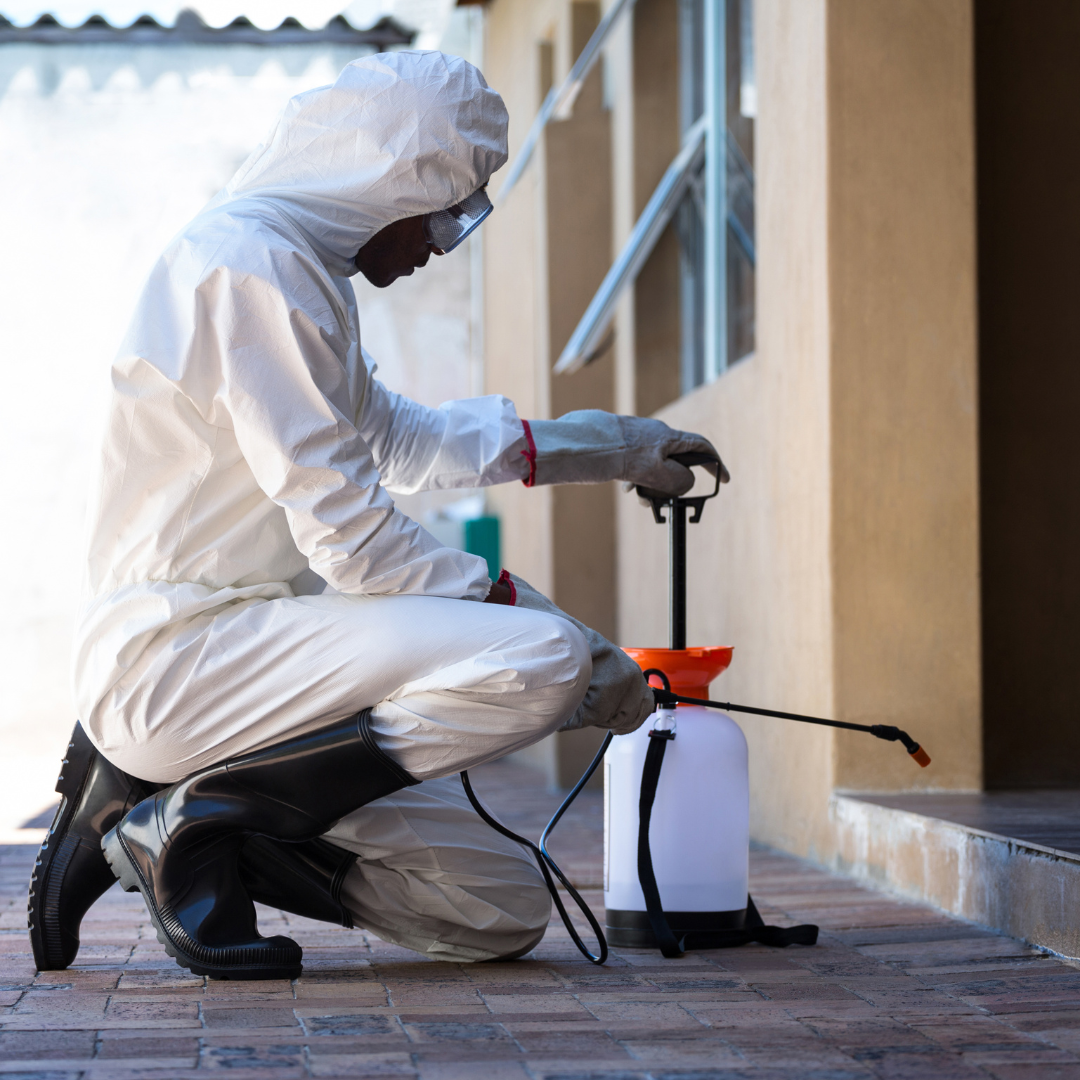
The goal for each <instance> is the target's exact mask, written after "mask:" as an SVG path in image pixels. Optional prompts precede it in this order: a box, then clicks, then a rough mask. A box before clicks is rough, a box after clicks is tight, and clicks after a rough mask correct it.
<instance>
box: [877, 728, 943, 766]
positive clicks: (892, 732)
mask: <svg viewBox="0 0 1080 1080" xmlns="http://www.w3.org/2000/svg"><path fill="white" fill-rule="evenodd" d="M869 731H870V734H871V735H873V736H874V737H875V738H877V739H885V740H886V741H887V742H901V743H903V744H904V749H905V750H907V752H908V753H909V754H910V755H911V756H912V757H913V758H914V759H915V760H916V761H917V762H918V763H919V764H920V765H921V766H922V767H923V768H924V769H925V768H926V766H927V765H929V764H930V755H929V754H928V753H927V752H926V751H925V750H924V749H923V748H922V747H921V746H920V745H919V744H918V743H917V742H916V741H915V740H914V739H913V738H912V737H911V736H910V735H909V734H908V733H907V732H906V731H903V730H901V729H900V728H898V727H893V726H892V725H891V724H871V725H870V728H869Z"/></svg>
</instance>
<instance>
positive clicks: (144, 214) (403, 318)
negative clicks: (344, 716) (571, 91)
mask: <svg viewBox="0 0 1080 1080" xmlns="http://www.w3.org/2000/svg"><path fill="white" fill-rule="evenodd" d="M459 36H461V35H460V34H459ZM353 58H354V57H353V54H351V53H347V52H346V53H342V52H341V51H340V50H337V51H335V50H331V49H327V48H320V47H315V46H303V47H295V48H292V49H281V50H270V49H260V48H238V47H221V46H218V47H208V48H193V47H168V48H156V49H155V48H145V47H144V48H137V49H136V48H121V47H113V46H107V47H93V46H84V47H81V48H76V47H68V46H62V47H48V46H22V45H17V46H12V45H8V46H4V48H3V49H2V50H0V251H2V253H3V258H2V259H0V461H3V462H4V465H5V469H4V494H3V503H2V505H3V510H2V517H0V567H2V568H3V572H4V578H5V589H4V605H3V606H4V615H5V617H4V618H3V619H2V620H0V841H2V839H3V834H4V832H5V831H8V832H10V830H11V829H13V828H15V827H17V826H19V825H21V824H22V823H23V822H25V821H26V820H27V819H29V818H32V817H33V816H34V815H35V814H37V813H39V812H40V811H41V810H42V809H43V808H44V807H45V806H47V805H48V804H49V803H51V801H52V795H51V792H52V787H53V783H54V782H55V779H56V773H57V765H58V762H59V758H60V753H61V751H62V750H63V748H64V745H65V743H66V737H67V735H68V733H69V731H70V729H71V725H72V723H73V720H74V713H73V706H72V704H71V700H70V695H69V690H68V659H69V657H68V653H69V647H70V635H71V623H72V615H73V612H74V610H75V606H76V604H77V601H78V593H79V582H80V574H81V558H82V554H81V549H82V522H83V512H84V503H85V491H86V486H87V483H88V476H89V472H90V469H91V467H92V463H93V460H94V455H95V453H96V441H97V440H96V432H97V426H98V422H99V418H100V415H101V412H102V408H103V403H104V401H105V396H106V394H107V392H108V370H109V364H110V360H111V358H112V355H113V352H114V350H115V349H116V347H117V345H118V343H119V340H120V337H121V335H122V333H123V330H124V328H125V325H126V323H127V320H128V318H129V315H130V312H131V309H132V307H133V305H134V302H135V298H136V296H137V293H138V290H139V288H140V286H141V283H142V281H143V278H144V276H145V274H146V272H147V270H148V269H149V267H150V266H151V264H152V262H153V260H154V259H155V258H156V256H157V255H158V253H159V251H160V250H161V248H162V247H163V246H164V244H165V243H166V242H167V241H168V239H169V238H170V236H171V235H172V234H173V233H174V232H175V231H176V230H177V229H179V228H180V227H181V226H182V225H183V224H184V223H185V222H186V221H187V220H188V219H189V218H191V217H192V216H193V215H194V214H195V213H196V212H197V211H198V210H199V208H200V207H201V206H202V205H203V204H204V203H205V202H206V201H207V200H208V199H209V198H210V197H211V196H212V195H213V194H214V193H215V192H217V190H218V189H219V188H220V187H222V186H223V184H224V183H225V182H226V181H227V180H228V179H229V177H230V176H231V174H232V173H233V171H234V170H235V169H236V167H237V166H238V165H239V164H240V163H241V162H242V161H243V160H244V158H245V157H246V156H247V154H248V153H249V152H250V151H251V150H252V149H253V148H254V147H255V146H256V145H257V144H258V142H259V141H260V140H261V138H262V137H263V135H264V134H265V133H266V131H267V130H268V129H269V126H270V124H271V122H272V120H273V118H274V116H275V115H276V113H277V112H278V111H279V110H280V108H281V107H282V106H283V105H284V103H285V101H286V100H287V99H288V98H289V97H290V96H292V95H293V94H295V93H298V92H299V91H302V90H305V89H307V88H310V87H313V86H318V85H321V84H324V83H327V82H330V81H332V80H333V78H334V77H335V76H336V74H337V72H338V71H339V70H340V68H341V67H342V66H343V65H344V64H345V63H347V62H348V61H349V60H351V59H353ZM470 271H471V267H470V253H469V251H468V250H467V249H466V248H463V249H461V251H460V252H455V253H454V254H453V255H451V256H448V257H447V258H445V259H433V260H432V261H431V263H430V265H429V267H428V269H427V270H426V271H422V272H420V273H418V274H417V275H415V276H414V277H412V278H410V279H405V280H403V281H401V282H398V283H397V284H396V285H395V286H394V287H393V288H391V289H389V290H385V291H379V290H375V289H373V288H371V287H370V286H368V285H367V283H366V282H364V281H363V279H361V278H357V279H356V280H355V283H356V286H357V294H358V298H359V301H360V308H361V316H362V325H363V327H364V336H365V337H364V340H365V345H366V346H367V348H368V349H369V351H371V352H372V353H373V354H374V355H375V356H376V358H377V359H378V360H379V364H380V375H381V377H382V378H383V379H384V381H385V382H387V384H388V385H390V386H391V387H393V388H394V389H398V390H401V391H403V392H405V393H408V394H410V395H412V396H414V397H416V398H417V399H418V400H421V401H423V402H425V403H427V404H438V403H439V402H440V401H442V400H445V399H447V398H451V397H462V396H467V395H468V394H469V392H470V385H471V382H472V381H473V380H472V376H471V370H472V367H471V365H472V360H471V356H472V352H473V350H474V345H473V340H472V313H471V311H470V290H469V282H470ZM421 509H422V506H421V505H417V506H410V508H409V510H410V512H413V513H419V512H420V510H421ZM26 838H29V837H26Z"/></svg>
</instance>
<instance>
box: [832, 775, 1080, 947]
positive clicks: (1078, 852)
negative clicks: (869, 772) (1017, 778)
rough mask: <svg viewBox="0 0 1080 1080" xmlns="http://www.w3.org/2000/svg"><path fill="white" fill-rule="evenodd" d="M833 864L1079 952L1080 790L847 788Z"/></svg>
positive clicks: (836, 824) (839, 803)
mask: <svg viewBox="0 0 1080 1080" xmlns="http://www.w3.org/2000/svg"><path fill="white" fill-rule="evenodd" d="M829 811H830V816H831V819H832V824H833V828H834V830H835V837H836V852H837V853H836V855H835V856H834V858H833V860H832V865H833V867H834V868H835V869H837V870H839V871H840V872H841V873H844V874H847V875H850V876H852V877H854V878H856V879H859V880H862V881H866V882H868V883H872V884H873V885H875V886H877V887H878V888H883V889H885V890H887V891H889V892H892V893H894V894H896V895H899V896H903V897H907V898H909V899H913V900H919V901H923V902H926V903H930V904H933V905H934V906H935V907H938V908H940V909H941V910H942V911H945V912H948V913H949V914H950V915H956V916H959V917H960V918H963V919H970V920H971V921H972V922H976V923H980V924H981V925H983V926H987V927H990V928H992V929H995V930H1000V931H1003V932H1004V933H1006V934H1010V935H1011V936H1013V937H1017V938H1021V939H1022V940H1024V941H1028V942H1031V943H1032V944H1034V945H1041V946H1042V947H1044V948H1047V949H1051V950H1053V951H1054V952H1056V953H1058V954H1059V955H1061V956H1066V957H1070V958H1080V791H1023V792H988V793H981V794H977V793H956V794H949V793H945V794H932V795H867V794H853V793H842V794H837V795H834V796H833V798H832V800H831V802H830V807H829Z"/></svg>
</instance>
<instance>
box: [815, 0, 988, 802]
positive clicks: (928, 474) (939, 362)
mask: <svg viewBox="0 0 1080 1080" xmlns="http://www.w3.org/2000/svg"><path fill="white" fill-rule="evenodd" d="M828 25H829V59H830V63H829V101H830V109H829V127H830V130H829V151H830V158H829V176H830V190H829V224H830V228H829V276H830V304H831V327H832V349H831V353H832V375H831V384H832V458H831V461H832V476H833V518H832V528H833V552H832V556H833V564H834V575H833V577H834V588H835V594H834V618H835V630H834V640H835V648H836V657H835V665H836V666H835V671H836V694H837V703H838V705H839V706H840V708H841V711H842V712H843V713H844V717H845V719H852V720H856V721H858V722H861V723H879V722H886V723H894V724H898V725H899V726H901V727H904V728H909V729H911V730H912V731H914V732H920V733H925V735H924V736H923V737H924V738H925V740H926V742H927V745H928V747H929V749H930V753H931V754H932V755H933V756H934V767H933V770H932V771H930V772H927V773H925V774H923V775H918V774H917V773H916V774H915V775H913V774H912V770H911V766H910V764H909V763H908V762H906V761H904V760H903V755H897V754H895V753H893V754H887V755H885V756H884V760H882V761H880V762H879V761H877V760H876V757H877V756H879V755H869V754H867V753H866V752H865V746H864V742H865V740H862V741H860V740H859V738H858V737H857V736H848V735H844V736H840V737H839V739H838V745H837V758H836V760H837V783H838V784H839V785H840V786H841V787H848V788H858V789H875V790H882V789H898V788H904V787H909V786H913V783H914V782H918V783H920V784H925V785H929V786H937V787H953V788H975V787H979V786H980V784H981V779H982V773H981V757H982V752H981V745H980V729H981V716H980V690H979V679H980V673H979V591H978V590H979V575H978V542H979V540H978V476H977V453H978V451H977V439H976V307H975V159H974V82H973V70H972V53H973V34H972V21H971V4H970V3H969V2H968V0H946V2H943V0H901V2H897V0H874V2H867V0H831V2H830V5H829V22H828ZM886 718H887V719H886ZM916 737H917V738H918V737H919V736H916Z"/></svg>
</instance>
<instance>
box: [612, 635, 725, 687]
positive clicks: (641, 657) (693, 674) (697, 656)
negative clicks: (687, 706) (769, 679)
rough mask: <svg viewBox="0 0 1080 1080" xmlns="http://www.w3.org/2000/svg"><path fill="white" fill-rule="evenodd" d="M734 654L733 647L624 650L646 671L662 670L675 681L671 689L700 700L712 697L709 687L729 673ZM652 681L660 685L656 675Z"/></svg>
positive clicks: (711, 646) (712, 646)
mask: <svg viewBox="0 0 1080 1080" xmlns="http://www.w3.org/2000/svg"><path fill="white" fill-rule="evenodd" d="M734 651H735V650H734V649H733V648H732V647H731V646H730V645H709V646H705V647H703V648H700V649H634V648H628V649H623V652H625V653H626V654H627V655H628V656H632V657H633V658H634V659H635V660H636V661H637V663H638V666H639V667H640V668H641V670H642V671H647V670H648V669H649V668H659V669H660V670H661V671H662V672H663V673H664V674H665V675H666V676H667V677H668V679H670V680H671V689H672V690H673V691H674V692H675V693H676V694H685V695H686V696H687V697H696V698H707V697H708V696H709V684H710V683H711V682H712V681H713V679H715V678H716V677H717V676H718V675H720V674H721V673H723V672H725V671H727V668H728V664H730V663H731V654H732V653H733V652H734ZM650 682H652V684H653V685H654V686H660V680H659V679H657V678H656V676H655V675H654V676H652V678H651V679H650Z"/></svg>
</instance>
